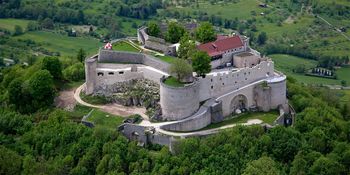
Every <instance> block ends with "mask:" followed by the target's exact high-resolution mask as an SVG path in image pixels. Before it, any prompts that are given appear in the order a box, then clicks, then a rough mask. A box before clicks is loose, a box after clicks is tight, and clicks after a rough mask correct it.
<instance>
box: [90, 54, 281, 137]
mask: <svg viewBox="0 0 350 175" xmlns="http://www.w3.org/2000/svg"><path fill="white" fill-rule="evenodd" d="M113 62H114V63H126V64H108V63H113ZM130 63H133V64H130ZM141 64H144V65H141ZM85 65H86V75H87V76H86V93H87V94H92V93H93V92H94V91H95V90H96V89H97V88H103V87H104V86H106V85H109V84H113V83H115V82H119V81H127V80H130V79H138V78H147V79H150V80H153V81H155V82H157V83H159V84H160V97H161V98H160V99H161V100H160V104H161V107H162V114H163V117H164V118H165V119H167V120H176V121H178V122H175V123H171V124H168V125H164V126H162V129H165V130H172V131H192V130H198V129H201V128H204V127H205V126H207V125H209V124H210V123H215V122H220V121H222V120H223V118H224V116H229V115H231V114H232V113H235V112H236V110H237V109H239V106H242V105H243V106H244V108H246V109H248V110H249V109H250V108H257V109H259V110H263V111H268V110H271V109H277V108H280V107H285V106H287V99H286V77H285V76H284V75H283V74H279V73H276V72H274V64H273V62H272V61H270V60H266V61H261V62H260V63H259V64H257V65H255V66H253V67H246V68H240V69H231V70H220V71H217V72H212V73H209V74H207V75H206V77H205V78H202V77H199V78H197V80H196V81H195V82H194V83H193V84H189V85H187V86H185V87H169V86H167V85H165V84H164V83H162V81H160V79H161V78H162V77H164V76H168V73H167V72H168V70H169V64H167V63H164V62H162V61H160V60H156V58H152V57H151V56H147V55H144V54H139V53H128V52H117V51H109V50H101V51H100V54H99V56H98V57H96V56H95V57H93V58H90V59H87V60H86V64H85ZM145 65H147V66H145ZM102 74H103V75H102ZM200 102H204V103H203V105H201V106H200Z"/></svg>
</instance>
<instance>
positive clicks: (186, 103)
mask: <svg viewBox="0 0 350 175" xmlns="http://www.w3.org/2000/svg"><path fill="white" fill-rule="evenodd" d="M164 80H165V79H161V81H160V106H161V108H162V116H163V119H165V120H181V119H184V118H187V117H189V116H191V115H192V114H194V113H195V112H196V111H197V110H198V108H199V81H197V80H195V81H194V82H192V83H190V84H186V85H185V86H184V87H173V86H169V85H166V84H164Z"/></svg>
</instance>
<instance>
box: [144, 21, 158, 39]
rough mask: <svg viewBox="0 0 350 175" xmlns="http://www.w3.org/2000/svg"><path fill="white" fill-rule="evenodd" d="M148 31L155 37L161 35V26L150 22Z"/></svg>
mask: <svg viewBox="0 0 350 175" xmlns="http://www.w3.org/2000/svg"><path fill="white" fill-rule="evenodd" d="M147 33H148V35H151V36H154V37H159V36H160V28H159V26H158V24H157V23H155V22H150V23H148V28H147Z"/></svg>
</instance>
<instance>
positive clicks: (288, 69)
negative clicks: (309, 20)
mask: <svg viewBox="0 0 350 175" xmlns="http://www.w3.org/2000/svg"><path fill="white" fill-rule="evenodd" d="M269 57H271V58H272V60H273V61H274V62H275V68H276V69H277V70H279V71H281V72H283V73H285V74H286V75H287V76H291V77H293V78H295V79H296V80H297V81H298V82H302V83H307V84H316V85H320V84H323V85H340V84H341V80H346V81H347V80H349V75H350V68H348V67H347V68H341V69H338V70H337V71H336V73H337V76H338V79H327V78H319V77H312V76H305V75H303V74H298V73H294V72H293V69H294V68H295V67H296V66H297V65H305V68H306V69H308V68H312V67H315V66H316V65H317V62H316V61H314V60H308V59H303V58H300V57H295V56H290V55H283V54H274V55H269Z"/></svg>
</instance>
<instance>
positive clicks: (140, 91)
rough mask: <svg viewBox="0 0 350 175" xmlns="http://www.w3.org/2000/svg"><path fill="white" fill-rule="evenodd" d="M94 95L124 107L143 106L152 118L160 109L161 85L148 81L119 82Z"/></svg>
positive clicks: (99, 90)
mask: <svg viewBox="0 0 350 175" xmlns="http://www.w3.org/2000/svg"><path fill="white" fill-rule="evenodd" d="M94 95H99V96H104V97H106V98H108V99H110V100H111V101H112V102H114V103H118V104H121V105H124V106H143V107H145V108H146V109H147V110H148V111H149V115H150V116H153V115H154V113H156V112H157V111H158V109H160V105H159V99H160V96H159V85H158V84H157V83H154V82H153V81H150V80H147V79H135V80H130V81H126V82H118V83H115V84H113V85H109V86H107V87H104V88H101V89H98V90H97V91H96V92H95V94H94Z"/></svg>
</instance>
